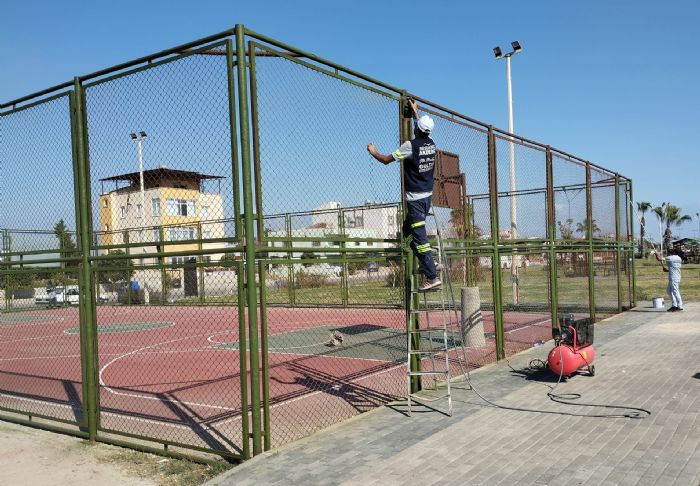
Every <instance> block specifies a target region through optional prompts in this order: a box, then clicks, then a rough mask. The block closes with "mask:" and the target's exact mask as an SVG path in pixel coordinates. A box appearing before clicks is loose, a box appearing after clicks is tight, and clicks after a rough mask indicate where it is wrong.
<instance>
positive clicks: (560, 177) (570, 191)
mask: <svg viewBox="0 0 700 486" xmlns="http://www.w3.org/2000/svg"><path fill="white" fill-rule="evenodd" d="M552 174H553V181H554V186H553V192H554V219H555V222H556V225H557V235H556V238H557V239H560V240H576V239H586V238H587V235H586V220H587V212H586V167H585V166H583V165H581V164H578V163H575V162H573V161H571V160H567V159H566V158H563V157H560V156H558V155H556V154H553V156H552Z"/></svg>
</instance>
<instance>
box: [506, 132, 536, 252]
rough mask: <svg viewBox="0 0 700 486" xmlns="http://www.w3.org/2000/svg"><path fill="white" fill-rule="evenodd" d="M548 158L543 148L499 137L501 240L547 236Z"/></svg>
mask: <svg viewBox="0 0 700 486" xmlns="http://www.w3.org/2000/svg"><path fill="white" fill-rule="evenodd" d="M545 155H546V154H545V151H544V149H541V148H539V147H535V146H533V145H529V144H525V143H523V142H520V141H519V140H514V141H511V140H509V139H508V138H506V137H502V136H496V157H497V171H498V193H499V194H498V220H499V223H500V230H499V231H500V233H501V234H500V238H501V240H508V239H511V240H518V239H519V240H525V239H533V238H535V239H545V238H546V237H547V220H546V218H545V217H544V215H545V214H546V212H547V209H546V208H547V192H546V191H547V170H546V157H545Z"/></svg>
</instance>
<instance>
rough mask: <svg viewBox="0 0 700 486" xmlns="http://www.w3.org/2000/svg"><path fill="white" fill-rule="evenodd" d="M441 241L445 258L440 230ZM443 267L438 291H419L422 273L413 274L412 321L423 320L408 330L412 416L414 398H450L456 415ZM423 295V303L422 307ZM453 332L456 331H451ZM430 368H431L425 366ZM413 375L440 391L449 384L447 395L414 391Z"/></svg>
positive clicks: (447, 284)
mask: <svg viewBox="0 0 700 486" xmlns="http://www.w3.org/2000/svg"><path fill="white" fill-rule="evenodd" d="M431 213H432V215H433V217H434V218H435V224H436V227H438V228H439V225H438V221H437V216H435V213H434V212H433V211H431ZM437 241H438V257H439V258H438V259H437V260H436V263H437V262H440V260H444V255H445V253H444V248H443V246H442V237H441V236H440V231H439V229H438V231H437ZM440 263H441V265H440V266H441V267H442V268H441V269H440V271H439V272H438V276H439V277H440V280H441V281H442V285H441V286H440V288H439V289H438V290H434V291H426V292H422V291H420V290H419V287H420V275H411V295H410V299H411V301H410V302H411V304H410V306H411V311H410V312H411V318H412V319H411V320H412V321H413V316H418V318H419V323H418V326H417V328H415V329H408V332H407V343H408V344H407V349H408V356H407V361H406V370H407V376H406V381H407V387H408V415H409V416H410V415H411V401H412V400H413V401H415V402H416V403H421V402H428V403H429V402H435V401H438V400H442V399H447V406H448V414H449V415H450V416H452V386H451V378H452V376H451V371H450V356H449V351H450V346H449V340H448V326H449V322H450V319H449V314H450V310H449V309H448V306H447V303H446V298H445V291H446V290H445V289H446V288H447V289H448V291H449V292H451V290H452V286H451V285H450V279H449V275H446V274H447V262H446V261H444V262H440ZM428 294H432V295H435V294H439V296H440V300H439V302H438V301H437V300H428ZM421 298H422V306H421ZM416 302H417V304H418V305H417V306H416V308H414V303H416ZM438 312H439V313H440V314H441V318H440V321H441V322H439V323H435V324H433V323H432V322H431V319H430V315H431V314H437V313H438ZM421 314H423V315H425V327H421V324H420V315H421ZM450 334H453V333H452V332H450ZM414 358H416V359H418V361H419V363H420V371H413V370H412V369H411V361H412V360H413V359H414ZM425 367H429V368H430V369H427V370H426V369H425ZM413 377H418V379H419V380H421V382H423V383H424V382H425V381H426V380H424V379H423V378H424V377H426V378H429V379H432V382H433V383H432V384H433V389H434V390H436V391H437V390H438V388H439V387H440V386H441V385H444V386H445V392H446V393H445V394H444V395H441V396H435V397H426V396H418V395H416V394H413V393H411V382H412V381H413Z"/></svg>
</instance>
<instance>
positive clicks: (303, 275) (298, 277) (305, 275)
mask: <svg viewBox="0 0 700 486" xmlns="http://www.w3.org/2000/svg"><path fill="white" fill-rule="evenodd" d="M327 283H328V277H327V276H325V275H322V274H318V273H310V272H305V271H304V270H299V271H298V272H297V273H295V274H294V287H296V288H305V289H315V288H319V287H323V286H324V285H326V284H327Z"/></svg>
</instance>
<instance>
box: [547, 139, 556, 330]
mask: <svg viewBox="0 0 700 486" xmlns="http://www.w3.org/2000/svg"><path fill="white" fill-rule="evenodd" d="M546 157H547V159H546V164H547V240H548V245H549V302H550V313H551V316H552V328H553V329H554V328H558V326H559V321H558V317H559V316H558V314H559V296H558V293H557V292H558V290H559V289H558V282H557V275H558V268H557V267H558V262H557V251H556V242H557V225H556V205H555V203H556V201H555V199H554V166H553V162H552V149H551V148H550V147H549V146H547V152H546Z"/></svg>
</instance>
